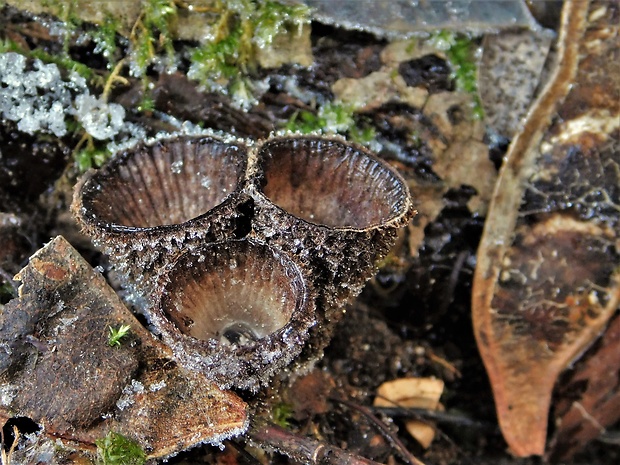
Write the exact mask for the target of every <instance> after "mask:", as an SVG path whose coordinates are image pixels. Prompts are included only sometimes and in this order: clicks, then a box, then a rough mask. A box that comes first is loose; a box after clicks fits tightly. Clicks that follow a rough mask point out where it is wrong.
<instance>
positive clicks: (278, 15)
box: [188, 0, 309, 94]
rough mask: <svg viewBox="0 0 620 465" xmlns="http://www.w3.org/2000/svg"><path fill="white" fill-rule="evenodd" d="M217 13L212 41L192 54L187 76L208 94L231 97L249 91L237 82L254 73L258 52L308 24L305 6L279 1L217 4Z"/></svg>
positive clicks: (245, 0) (237, 0)
mask: <svg viewBox="0 0 620 465" xmlns="http://www.w3.org/2000/svg"><path fill="white" fill-rule="evenodd" d="M214 13H215V14H216V16H217V18H218V19H217V21H216V22H215V23H214V24H213V26H212V31H213V32H212V37H213V39H212V40H210V41H207V42H205V43H204V44H203V45H201V46H200V47H197V48H196V49H195V50H194V51H193V52H192V53H191V55H190V61H191V66H190V70H189V72H188V76H189V77H190V78H192V79H195V80H197V81H198V82H200V83H201V84H202V85H203V86H205V87H206V88H207V89H209V90H219V89H227V90H228V91H229V92H230V93H231V94H234V93H235V92H236V91H242V92H246V91H247V90H248V86H247V85H242V86H240V85H239V82H238V80H237V78H238V77H239V75H240V74H241V75H247V74H248V73H251V72H252V71H253V70H255V68H256V66H257V63H256V49H257V48H266V47H268V46H270V45H271V44H272V42H273V40H274V38H275V37H276V36H277V35H278V34H281V33H283V32H286V31H288V30H289V29H291V28H295V27H297V28H301V26H302V25H303V24H306V23H308V22H309V9H308V8H307V7H306V6H304V5H293V4H286V3H282V2H276V1H250V0H232V1H229V2H217V3H216V5H215V7H214Z"/></svg>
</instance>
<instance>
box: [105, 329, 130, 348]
mask: <svg viewBox="0 0 620 465" xmlns="http://www.w3.org/2000/svg"><path fill="white" fill-rule="evenodd" d="M130 329H131V326H129V325H120V326H119V327H118V329H114V328H113V327H112V326H110V334H109V336H108V345H109V346H110V347H120V346H121V339H122V338H124V337H125V336H127V334H129V330H130Z"/></svg>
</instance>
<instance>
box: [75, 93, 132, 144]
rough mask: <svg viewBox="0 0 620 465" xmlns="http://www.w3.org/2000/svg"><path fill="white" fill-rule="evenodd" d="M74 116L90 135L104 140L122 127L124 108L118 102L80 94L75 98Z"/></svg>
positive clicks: (114, 134)
mask: <svg viewBox="0 0 620 465" xmlns="http://www.w3.org/2000/svg"><path fill="white" fill-rule="evenodd" d="M75 117H76V118H77V120H78V121H79V122H80V123H81V124H82V126H83V127H84V129H85V130H86V132H88V133H89V134H90V135H91V136H93V137H94V138H95V139H99V140H105V139H111V138H113V137H114V136H116V135H117V134H118V133H119V131H120V130H121V128H122V127H123V123H124V121H125V109H124V108H123V107H122V106H121V105H119V104H118V103H106V102H104V101H103V100H102V99H101V98H97V97H94V96H93V95H89V94H81V95H78V96H77V97H76V98H75Z"/></svg>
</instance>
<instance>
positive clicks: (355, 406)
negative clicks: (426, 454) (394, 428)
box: [329, 397, 424, 465]
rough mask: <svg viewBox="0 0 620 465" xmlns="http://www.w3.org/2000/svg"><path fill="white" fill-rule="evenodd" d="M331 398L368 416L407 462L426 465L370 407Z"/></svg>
mask: <svg viewBox="0 0 620 465" xmlns="http://www.w3.org/2000/svg"><path fill="white" fill-rule="evenodd" d="M329 399H330V400H331V401H333V402H337V403H339V404H342V405H346V406H347V407H349V408H352V409H353V410H357V411H358V412H359V413H361V414H362V415H364V416H365V417H366V418H368V419H369V420H370V421H371V422H372V423H373V424H374V425H375V426H376V427H377V428H378V429H379V431H380V432H381V434H383V436H384V437H385V438H386V439H387V440H388V441H389V442H390V443H391V444H392V446H394V448H395V449H396V450H397V451H398V452H399V454H400V456H401V458H403V459H404V460H405V461H406V462H407V463H409V464H411V465H424V462H422V461H420V460H419V459H417V458H416V457H415V456H414V455H413V454H412V453H411V452H409V451H408V450H407V448H406V447H405V445H404V444H403V443H402V442H401V440H400V439H398V438H397V437H396V436H395V435H394V434H393V433H392V432H391V431H390V429H389V428H388V427H387V426H386V425H385V423H383V422H382V421H381V420H379V419H378V418H377V417H376V416H375V415H374V414H373V413H372V411H370V409H368V408H366V407H363V406H361V405H358V404H355V403H353V402H350V401H348V400H345V399H338V398H335V397H330V398H329Z"/></svg>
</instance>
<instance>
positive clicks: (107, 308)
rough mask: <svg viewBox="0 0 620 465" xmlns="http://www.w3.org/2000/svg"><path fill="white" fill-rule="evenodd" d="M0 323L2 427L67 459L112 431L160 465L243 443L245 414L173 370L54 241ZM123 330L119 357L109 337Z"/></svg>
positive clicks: (78, 260) (236, 401)
mask: <svg viewBox="0 0 620 465" xmlns="http://www.w3.org/2000/svg"><path fill="white" fill-rule="evenodd" d="M17 278H18V279H19V280H21V282H22V285H21V286H20V293H19V297H18V298H15V299H13V300H11V301H10V302H9V303H8V304H6V305H5V306H4V308H3V311H2V312H1V313H0V347H3V348H4V350H3V353H2V357H0V392H2V394H3V395H2V397H1V399H0V400H1V403H0V421H2V423H3V424H4V423H5V422H6V421H7V420H8V419H9V418H11V417H28V418H30V419H32V420H33V421H34V422H36V423H38V424H40V425H41V426H43V427H44V429H43V431H44V434H45V435H46V436H48V437H50V438H53V439H60V440H61V441H62V442H63V443H64V444H65V445H66V446H67V447H68V448H69V449H71V448H74V449H78V450H85V451H89V450H90V451H92V450H94V449H95V440H97V439H99V438H102V437H104V436H105V435H106V434H107V433H108V432H109V431H115V432H118V433H121V434H123V435H125V436H127V437H129V438H131V439H133V440H135V441H137V442H138V443H139V444H140V446H141V447H143V448H144V449H145V451H146V453H147V455H148V456H149V458H159V457H166V456H169V455H171V454H176V453H178V452H180V451H182V450H185V449H187V448H190V447H192V446H195V445H197V444H200V443H202V442H220V441H221V440H223V439H225V438H227V437H230V436H234V435H237V434H240V433H241V432H242V431H243V430H244V429H245V427H246V423H247V410H246V408H247V406H246V404H245V403H244V402H243V401H242V400H241V399H240V398H239V397H237V396H236V395H235V394H233V393H232V392H227V391H222V390H220V389H219V388H217V387H216V386H215V385H214V384H212V383H210V382H209V381H208V380H207V379H206V378H205V377H204V376H202V375H200V374H198V373H193V372H189V371H187V370H185V369H183V368H181V367H179V366H178V365H177V364H176V363H175V362H174V361H173V360H172V359H171V351H170V349H169V348H167V347H166V346H164V345H163V344H162V343H160V342H158V341H157V340H156V339H155V338H154V337H153V336H152V335H151V334H150V333H149V332H148V331H147V330H146V329H145V328H144V327H142V325H141V324H140V323H139V322H138V320H136V319H135V317H134V316H133V315H132V314H131V312H130V311H129V310H128V309H127V308H126V307H125V306H124V305H123V303H122V302H121V301H120V299H119V297H118V296H117V295H116V294H115V293H114V291H113V290H112V289H111V288H110V287H109V286H108V285H107V283H106V282H105V280H104V278H103V276H101V274H100V273H98V272H96V271H95V270H93V269H92V268H91V267H90V265H89V264H88V263H87V262H86V261H85V260H84V259H83V258H82V257H81V256H80V254H79V253H78V252H77V251H76V250H75V249H74V248H73V247H71V245H70V244H69V243H68V242H67V241H66V240H65V239H64V238H62V237H61V236H58V237H56V238H55V239H53V240H52V241H51V242H50V243H48V244H47V245H46V246H45V247H43V248H42V249H41V250H39V251H38V252H37V253H36V254H34V255H33V256H32V257H31V258H30V263H29V265H28V266H26V267H25V268H24V269H23V270H22V271H21V272H20V273H19V274H18V276H17ZM122 324H123V325H129V326H130V328H131V330H130V332H129V334H128V335H127V336H126V337H125V338H124V339H123V341H122V343H121V346H120V347H111V346H110V345H109V344H108V334H109V328H110V327H114V328H118V327H119V326H120V325H122Z"/></svg>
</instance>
